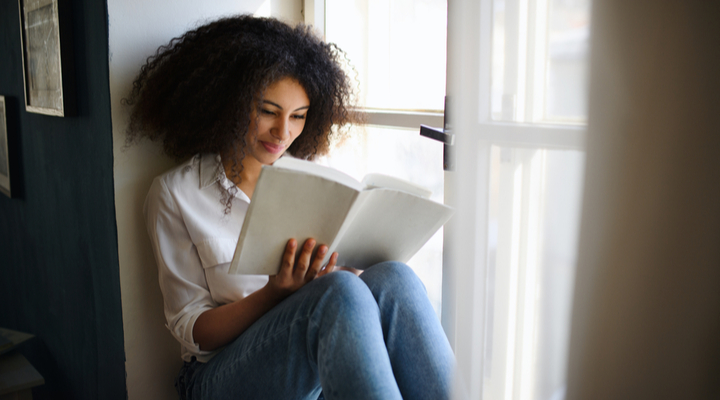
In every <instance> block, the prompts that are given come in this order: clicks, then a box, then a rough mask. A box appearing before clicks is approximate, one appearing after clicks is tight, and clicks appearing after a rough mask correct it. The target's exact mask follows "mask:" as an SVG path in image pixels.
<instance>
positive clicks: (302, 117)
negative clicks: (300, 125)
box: [293, 114, 305, 119]
mask: <svg viewBox="0 0 720 400" xmlns="http://www.w3.org/2000/svg"><path fill="white" fill-rule="evenodd" d="M293 118H295V119H305V114H302V115H293Z"/></svg>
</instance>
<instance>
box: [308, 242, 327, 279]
mask: <svg viewBox="0 0 720 400" xmlns="http://www.w3.org/2000/svg"><path fill="white" fill-rule="evenodd" d="M327 251H328V247H327V246H326V245H324V244H323V245H321V246H319V247H318V249H317V252H315V258H313V261H312V265H310V269H309V270H308V272H307V274H305V282H310V281H311V280H313V279H315V277H316V276H317V275H318V272H320V269H321V268H322V262H323V259H324V258H325V254H326V253H327Z"/></svg>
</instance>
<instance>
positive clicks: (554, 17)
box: [490, 0, 590, 123]
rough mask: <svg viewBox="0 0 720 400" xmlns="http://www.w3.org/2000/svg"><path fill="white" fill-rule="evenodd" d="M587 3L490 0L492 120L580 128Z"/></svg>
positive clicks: (584, 0) (576, 0) (578, 0)
mask: <svg viewBox="0 0 720 400" xmlns="http://www.w3.org/2000/svg"><path fill="white" fill-rule="evenodd" d="M589 36H590V0H492V55H491V57H492V61H491V67H490V68H491V93H490V97H491V101H490V104H491V106H490V107H491V114H492V118H493V119H494V120H501V121H515V122H524V123H532V122H570V123H584V121H585V118H586V114H587V112H586V106H587V104H586V97H587V87H586V75H587V56H588V51H587V49H588V44H589Z"/></svg>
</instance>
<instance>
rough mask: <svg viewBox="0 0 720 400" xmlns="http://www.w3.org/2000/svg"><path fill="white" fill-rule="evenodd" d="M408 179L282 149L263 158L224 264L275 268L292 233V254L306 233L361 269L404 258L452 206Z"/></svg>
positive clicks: (234, 270) (260, 270) (270, 271)
mask: <svg viewBox="0 0 720 400" xmlns="http://www.w3.org/2000/svg"><path fill="white" fill-rule="evenodd" d="M430 194H431V192H430V191H429V190H427V189H425V188H422V187H420V186H417V185H415V184H412V183H410V182H407V181H404V180H401V179H397V178H393V177H390V176H385V175H380V174H369V175H367V176H366V177H365V178H364V179H363V181H362V182H358V181H357V180H355V179H354V178H352V177H350V176H349V175H346V174H344V173H342V172H340V171H338V170H335V169H332V168H329V167H324V166H321V165H318V164H315V163H312V162H309V161H302V160H297V159H292V158H289V157H283V158H281V159H279V160H278V161H276V162H275V163H274V164H273V165H272V166H264V167H263V169H262V172H261V173H260V178H259V180H258V182H257V185H256V186H255V192H254V193H253V198H252V202H251V203H250V207H249V208H248V211H247V215H246V216H245V221H244V222H243V226H242V230H241V231H240V237H239V239H238V244H237V248H236V249H235V255H234V256H233V260H232V263H231V264H230V270H229V272H230V273H231V274H260V275H274V274H276V273H277V272H278V271H279V269H280V263H281V261H282V255H283V253H284V251H285V246H286V245H287V241H288V240H289V239H290V238H295V239H297V241H298V254H299V252H300V249H301V248H302V245H303V243H304V242H305V240H306V239H308V238H314V239H315V240H316V241H317V244H318V245H320V244H325V245H327V246H328V247H329V251H328V252H327V254H326V256H325V260H323V265H324V264H325V263H327V261H328V260H329V259H330V255H331V254H332V253H333V252H334V251H337V252H338V255H339V257H338V261H337V265H339V266H345V267H352V268H357V269H366V268H368V267H370V266H372V265H374V264H376V263H378V262H382V261H401V262H407V261H408V260H409V259H410V258H411V257H412V256H413V255H414V254H415V253H416V252H417V251H418V250H419V249H420V248H421V247H422V246H423V245H424V244H425V242H427V241H428V240H429V239H430V237H431V236H432V235H433V234H434V233H435V232H436V231H437V230H438V229H440V227H441V226H443V224H445V222H447V221H448V220H449V219H450V216H451V215H452V212H453V211H452V209H451V208H450V207H448V206H446V205H444V204H440V203H437V202H435V201H432V200H430Z"/></svg>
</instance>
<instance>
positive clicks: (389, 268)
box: [360, 261, 425, 292]
mask: <svg viewBox="0 0 720 400" xmlns="http://www.w3.org/2000/svg"><path fill="white" fill-rule="evenodd" d="M360 278H361V279H362V280H363V281H365V283H366V284H367V285H368V287H370V288H371V289H375V288H378V289H379V288H399V287H404V288H406V287H408V286H411V287H415V288H418V289H421V290H422V291H423V292H425V285H424V284H423V283H422V281H421V280H420V278H419V277H418V276H417V275H416V274H415V271H413V270H412V268H410V267H409V266H407V264H405V263H401V262H398V261H384V262H381V263H378V264H375V265H373V266H372V267H370V268H368V269H367V270H366V271H365V272H363V273H362V275H360Z"/></svg>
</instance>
